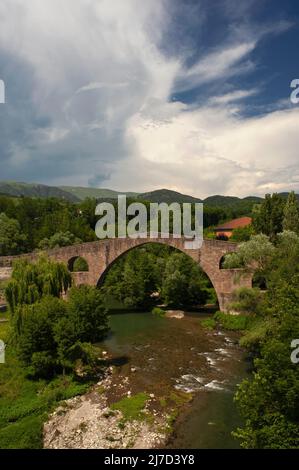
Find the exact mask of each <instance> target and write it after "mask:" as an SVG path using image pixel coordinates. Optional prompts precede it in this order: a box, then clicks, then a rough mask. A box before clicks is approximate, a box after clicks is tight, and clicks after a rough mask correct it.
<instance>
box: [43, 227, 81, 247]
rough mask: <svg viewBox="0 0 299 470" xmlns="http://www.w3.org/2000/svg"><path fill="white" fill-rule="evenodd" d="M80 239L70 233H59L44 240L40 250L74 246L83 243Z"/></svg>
mask: <svg viewBox="0 0 299 470" xmlns="http://www.w3.org/2000/svg"><path fill="white" fill-rule="evenodd" d="M81 242H82V240H81V239H80V238H77V237H75V235H74V234H73V233H71V232H69V231H67V232H57V233H55V234H54V235H52V237H50V238H44V239H43V240H41V241H40V242H39V245H38V246H39V248H40V249H42V250H49V249H52V248H57V247H61V246H69V245H74V244H75V243H81Z"/></svg>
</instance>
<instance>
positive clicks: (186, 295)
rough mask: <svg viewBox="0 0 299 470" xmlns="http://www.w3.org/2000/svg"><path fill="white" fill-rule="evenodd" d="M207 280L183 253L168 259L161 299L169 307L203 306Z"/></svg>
mask: <svg viewBox="0 0 299 470" xmlns="http://www.w3.org/2000/svg"><path fill="white" fill-rule="evenodd" d="M208 286H209V280H208V279H207V277H206V276H205V275H204V274H203V273H202V271H201V269H200V268H199V266H197V265H195V263H194V261H193V260H192V259H191V258H189V257H188V256H186V255H185V254H184V253H173V254H171V256H170V257H169V258H168V260H167V262H166V266H165V271H164V274H163V281H162V291H161V294H162V299H163V301H164V302H165V303H166V304H169V305H177V306H182V305H194V304H199V303H200V304H204V303H205V302H206V300H207V298H208V289H207V288H208Z"/></svg>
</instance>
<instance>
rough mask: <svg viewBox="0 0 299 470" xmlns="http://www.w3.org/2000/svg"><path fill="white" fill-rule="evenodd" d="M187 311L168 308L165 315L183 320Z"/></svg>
mask: <svg viewBox="0 0 299 470" xmlns="http://www.w3.org/2000/svg"><path fill="white" fill-rule="evenodd" d="M184 316H185V313H184V311H183V310H166V313H165V317H166V318H177V319H178V320H181V319H182V318H184Z"/></svg>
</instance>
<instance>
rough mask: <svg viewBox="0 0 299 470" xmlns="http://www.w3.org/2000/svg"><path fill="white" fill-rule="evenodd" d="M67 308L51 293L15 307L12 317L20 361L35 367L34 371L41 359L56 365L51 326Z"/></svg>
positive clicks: (54, 344)
mask: <svg viewBox="0 0 299 470" xmlns="http://www.w3.org/2000/svg"><path fill="white" fill-rule="evenodd" d="M66 312H67V310H66V303H65V302H64V301H63V300H61V299H57V298H55V297H51V296H45V297H43V298H42V299H41V300H39V301H38V302H36V303H34V304H32V305H28V304H21V305H18V307H17V308H16V311H15V314H14V316H13V320H12V326H13V338H14V342H15V344H16V348H17V351H18V354H19V356H20V358H21V359H22V361H23V362H24V363H25V364H26V365H31V366H32V367H33V369H34V367H36V370H34V372H35V373H36V372H37V369H40V367H41V363H42V362H43V361H46V362H47V363H48V365H49V364H50V363H51V364H52V368H53V367H54V366H55V365H57V362H56V359H57V354H56V343H55V340H54V335H53V326H54V325H55V323H56V322H57V320H58V319H59V318H63V317H64V316H65V315H66ZM37 353H38V355H37ZM34 354H35V356H33V355H34ZM33 359H34V363H33V362H32V361H33ZM38 364H39V365H38ZM39 371H40V370H39Z"/></svg>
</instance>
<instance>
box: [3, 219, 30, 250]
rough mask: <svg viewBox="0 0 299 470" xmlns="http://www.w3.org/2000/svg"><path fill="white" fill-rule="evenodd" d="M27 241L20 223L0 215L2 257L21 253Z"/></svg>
mask: <svg viewBox="0 0 299 470" xmlns="http://www.w3.org/2000/svg"><path fill="white" fill-rule="evenodd" d="M25 241H26V236H25V235H23V234H22V233H21V228H20V224H19V222H18V221H17V220H15V219H11V218H9V217H8V216H7V215H6V214H5V213H4V212H3V213H2V214H1V213H0V256H5V255H10V254H19V253H21V252H22V245H24V243H25Z"/></svg>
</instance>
